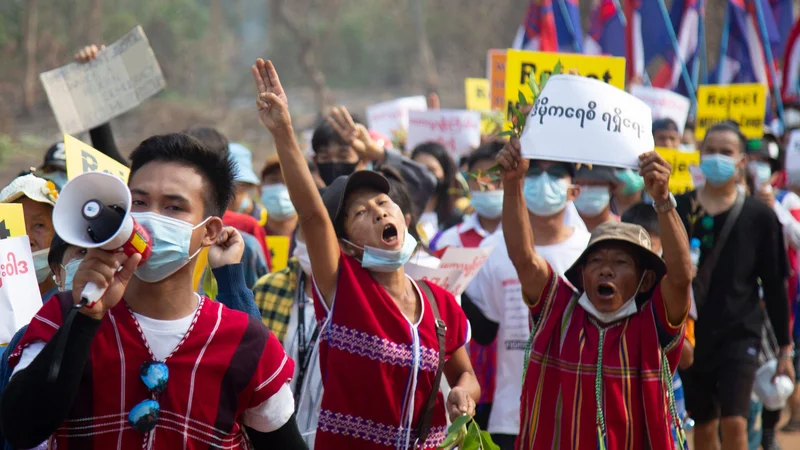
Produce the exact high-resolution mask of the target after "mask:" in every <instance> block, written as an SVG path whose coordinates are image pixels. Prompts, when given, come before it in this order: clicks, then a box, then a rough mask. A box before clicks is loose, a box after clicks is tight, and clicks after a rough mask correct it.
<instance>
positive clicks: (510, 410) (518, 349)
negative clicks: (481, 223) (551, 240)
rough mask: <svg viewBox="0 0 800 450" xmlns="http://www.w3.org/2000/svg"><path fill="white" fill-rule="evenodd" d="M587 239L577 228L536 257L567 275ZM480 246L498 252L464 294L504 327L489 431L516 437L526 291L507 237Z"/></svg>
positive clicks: (525, 336) (526, 331) (526, 333)
mask: <svg viewBox="0 0 800 450" xmlns="http://www.w3.org/2000/svg"><path fill="white" fill-rule="evenodd" d="M589 236H590V235H589V232H587V231H584V230H580V229H578V228H575V229H574V232H573V234H572V236H570V238H569V239H567V240H566V241H564V242H562V243H560V244H555V245H546V246H536V251H537V252H538V253H539V254H540V255H542V257H543V258H544V259H546V260H547V262H549V263H550V265H551V266H552V267H553V270H555V271H556V272H557V273H558V274H560V275H563V274H564V272H565V271H566V270H567V269H569V268H570V267H572V264H573V263H574V262H575V260H577V259H578V257H579V256H580V255H581V253H582V252H583V250H584V249H586V245H587V244H588V243H589ZM480 246H481V247H487V246H495V249H494V251H493V252H492V253H491V255H489V258H488V259H487V260H486V263H485V264H484V265H483V267H481V270H480V271H479V272H478V275H477V276H476V277H475V279H474V280H473V281H472V283H470V285H469V286H468V287H467V291H466V292H467V295H468V296H469V298H470V299H471V300H472V301H473V303H474V304H475V305H476V306H477V307H478V308H480V310H481V311H482V312H483V314H484V315H485V316H486V318H487V319H489V320H492V321H494V322H497V323H498V324H500V327H499V329H498V332H497V374H496V376H497V383H496V387H495V391H494V404H493V406H492V412H491V415H490V416H489V427H488V428H489V429H488V431H489V432H490V433H499V434H512V435H516V434H517V433H518V432H519V405H520V396H521V395H522V368H523V365H524V361H523V358H524V353H525V346H526V344H527V342H528V337H529V335H530V329H529V324H528V316H529V314H528V307H527V306H525V303H524V302H523V300H522V287H521V285H520V282H519V277H518V276H517V271H516V269H515V268H514V265H513V264H512V263H511V260H510V259H509V256H508V249H507V247H506V242H505V239H504V235H503V233H502V232H498V233H495V234H493V235H491V236H489V237H488V238H486V239H484V240H483V242H481V245H480Z"/></svg>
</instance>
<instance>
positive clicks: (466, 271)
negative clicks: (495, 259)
mask: <svg viewBox="0 0 800 450" xmlns="http://www.w3.org/2000/svg"><path fill="white" fill-rule="evenodd" d="M492 250H494V247H482V248H460V247H448V248H447V250H445V252H444V255H443V256H442V262H441V263H440V264H439V268H440V269H457V270H461V271H462V272H463V274H462V275H461V278H459V280H458V282H457V283H456V284H454V285H453V286H452V291H450V292H457V294H453V295H461V293H462V292H464V291H465V290H466V289H467V286H468V285H469V283H470V282H471V281H472V279H473V278H475V276H477V275H478V271H479V270H481V267H482V266H483V264H484V263H485V262H486V259H487V258H488V257H489V255H490V254H491V253H492Z"/></svg>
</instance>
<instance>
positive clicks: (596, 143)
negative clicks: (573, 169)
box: [520, 75, 654, 169]
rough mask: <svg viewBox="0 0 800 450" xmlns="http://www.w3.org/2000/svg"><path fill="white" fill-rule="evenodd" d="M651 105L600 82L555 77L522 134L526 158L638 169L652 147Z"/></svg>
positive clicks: (535, 104)
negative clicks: (640, 160)
mask: <svg viewBox="0 0 800 450" xmlns="http://www.w3.org/2000/svg"><path fill="white" fill-rule="evenodd" d="M650 114H651V113H650V107H649V106H647V105H646V104H645V103H644V102H643V101H641V100H639V99H638V98H636V97H634V96H632V95H630V94H628V93H627V92H625V91H623V90H621V89H619V88H616V87H614V86H611V85H609V84H606V83H604V82H602V81H599V80H594V79H591V78H587V77H581V76H577V75H554V76H552V77H551V78H550V79H549V80H548V82H547V84H546V85H545V87H544V89H543V90H542V93H541V94H540V95H539V98H537V99H536V102H534V105H533V108H532V109H531V112H530V113H529V114H528V117H527V119H526V122H525V130H524V131H523V133H522V137H521V138H520V144H521V145H522V156H523V157H525V158H531V159H544V160H550V161H564V162H575V163H584V164H597V165H601V166H610V167H621V168H631V169H638V168H639V155H641V154H642V153H645V152H649V151H652V150H653V148H654V145H653V134H652V127H653V120H652V117H651V115H650Z"/></svg>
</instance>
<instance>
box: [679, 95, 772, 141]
mask: <svg viewBox="0 0 800 450" xmlns="http://www.w3.org/2000/svg"><path fill="white" fill-rule="evenodd" d="M766 110H767V87H766V86H764V85H763V84H734V85H725V86H717V85H703V86H700V87H699V88H698V90H697V127H696V128H695V137H696V138H697V139H698V140H702V139H703V138H704V137H705V134H706V131H707V130H708V129H709V128H710V127H712V126H713V125H714V124H717V123H720V122H723V121H726V120H733V121H735V122H736V123H738V124H739V128H740V129H741V131H742V133H743V134H744V135H745V136H746V137H747V138H748V139H759V138H761V136H762V135H763V133H764V116H765V114H766Z"/></svg>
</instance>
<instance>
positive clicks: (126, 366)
mask: <svg viewBox="0 0 800 450" xmlns="http://www.w3.org/2000/svg"><path fill="white" fill-rule="evenodd" d="M131 163H132V164H131V172H130V177H129V181H128V185H129V188H130V191H131V195H132V197H133V201H132V207H131V209H132V212H131V215H132V216H133V218H134V219H135V220H136V221H137V222H138V223H139V224H140V225H142V226H143V227H144V228H145V229H146V230H147V232H148V234H149V235H150V238H151V243H152V254H151V255H150V257H149V258H148V259H147V261H145V262H144V263H142V264H140V262H141V256H140V255H139V254H136V255H134V256H131V257H129V258H128V257H126V256H124V255H122V254H120V253H111V252H107V251H104V250H101V249H90V250H88V251H87V253H86V256H85V258H84V260H83V262H81V264H80V266H79V267H78V270H77V272H76V273H75V276H74V278H73V283H72V284H73V290H72V292H64V293H59V294H57V295H56V297H55V299H54V301H50V302H47V303H46V304H45V306H44V307H43V308H42V309H41V310H40V311H39V312H38V313H37V315H36V317H35V318H34V320H33V321H32V322H31V324H30V325H29V326H28V329H27V331H26V332H25V335H24V336H23V338H22V341H21V342H20V344H19V345H18V347H17V350H16V351H15V352H14V353H12V355H11V357H10V358H9V366H10V367H11V368H12V369H13V370H14V373H13V374H12V377H11V381H10V382H9V384H8V386H7V387H6V390H5V392H4V393H3V397H2V400H0V426H2V430H3V433H4V436H5V438H6V440H7V441H9V442H10V443H11V444H12V445H14V446H15V447H20V448H29V447H31V446H33V445H36V444H38V443H39V442H42V441H44V440H45V439H47V438H49V437H51V436H52V439H53V440H54V443H53V444H54V445H56V446H58V447H62V446H63V447H68V446H72V447H76V448H87V447H88V448H115V447H119V448H125V449H129V448H141V447H142V445H143V443H144V444H145V446H146V447H147V448H150V449H154V450H160V449H174V448H181V447H182V448H186V449H198V448H208V446H209V445H211V443H223V444H224V445H226V446H228V447H230V448H233V449H243V448H251V444H252V446H254V447H255V448H265V449H266V448H287V449H304V448H305V447H306V446H305V444H304V443H303V441H302V437H301V436H300V434H299V432H298V430H297V425H296V422H295V419H294V399H293V396H292V391H291V388H290V387H289V381H290V379H291V377H292V374H293V371H294V363H293V361H292V360H291V359H290V358H289V357H288V356H287V355H286V353H285V352H284V350H283V348H282V347H281V345H280V343H279V342H278V340H277V339H276V338H275V337H274V336H273V335H272V334H271V333H270V331H269V330H268V329H267V328H266V327H265V326H264V325H263V324H262V323H261V322H260V321H259V320H258V319H256V318H253V317H250V316H248V315H247V314H245V313H243V312H240V311H234V310H231V309H228V308H227V307H225V306H223V305H222V304H221V303H218V302H213V301H211V300H209V299H208V298H205V297H200V296H199V295H197V294H196V293H195V292H194V290H193V287H192V273H193V270H194V265H195V263H196V260H195V256H196V255H197V254H198V253H199V252H200V250H201V249H203V248H207V247H212V246H214V245H215V244H216V243H217V242H218V241H220V239H222V240H225V239H224V238H221V236H224V235H225V233H226V232H227V230H226V229H225V228H224V227H223V224H222V220H221V218H220V216H222V215H223V214H224V212H225V210H226V209H227V206H228V202H229V201H230V200H231V198H232V197H233V191H234V187H233V178H234V169H233V166H232V164H231V162H230V161H229V159H228V158H227V155H225V154H222V153H219V152H215V151H213V150H210V149H209V148H207V147H205V146H204V145H202V144H201V143H200V142H199V141H197V140H196V139H194V138H192V137H190V136H188V135H186V134H169V135H164V136H154V137H151V138H149V139H147V140H145V141H143V142H142V143H141V144H140V145H139V146H138V147H137V148H136V149H135V150H134V151H133V153H132V154H131ZM239 244H241V242H240V243H239ZM212 250H213V251H214V252H215V253H217V252H218V253H219V254H218V255H214V259H216V260H219V259H233V260H235V259H237V258H238V259H241V255H242V246H241V245H237V246H233V245H230V246H227V247H226V246H220V247H218V248H214V249H212ZM210 253H211V251H210ZM211 259H212V256H211V255H209V261H211ZM241 276H242V275H241V272H240V277H241ZM239 281H240V284H241V281H242V280H239ZM89 282H93V283H95V284H96V285H97V286H98V287H100V288H101V289H105V292H104V294H103V297H101V299H100V300H99V301H98V302H97V303H96V304H94V305H93V306H92V307H83V308H79V309H78V308H75V307H74V305H75V304H78V303H79V302H80V301H81V292H82V291H83V288H84V287H85V286H86V285H87V283H89ZM123 294H124V299H123V298H122V297H123ZM61 324H64V326H61ZM41 398H46V399H47V401H46V402H42V401H39V400H40V399H41ZM248 441H249V442H250V444H248Z"/></svg>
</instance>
